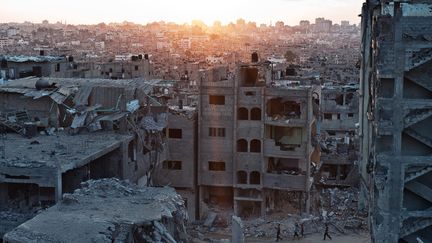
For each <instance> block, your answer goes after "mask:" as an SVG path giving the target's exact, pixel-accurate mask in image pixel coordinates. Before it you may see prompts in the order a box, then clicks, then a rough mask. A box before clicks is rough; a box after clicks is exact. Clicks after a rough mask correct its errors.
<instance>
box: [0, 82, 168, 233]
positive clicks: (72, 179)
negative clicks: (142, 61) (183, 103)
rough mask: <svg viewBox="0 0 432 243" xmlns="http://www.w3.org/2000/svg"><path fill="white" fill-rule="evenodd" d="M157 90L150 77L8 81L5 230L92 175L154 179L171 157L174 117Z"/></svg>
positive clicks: (3, 119)
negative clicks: (170, 119)
mask: <svg viewBox="0 0 432 243" xmlns="http://www.w3.org/2000/svg"><path fill="white" fill-rule="evenodd" d="M155 82H158V81H155ZM151 90H152V82H143V81H142V80H98V79H94V80H91V81H89V80H85V79H60V78H44V79H40V78H25V79H18V80H14V81H13V82H10V83H8V84H6V85H2V86H0V128H1V136H0V156H1V157H0V195H1V197H0V203H1V204H0V209H1V211H2V213H0V217H4V218H3V219H2V220H0V225H1V226H0V229H1V230H2V231H1V232H0V233H1V234H3V233H5V232H7V231H9V230H11V229H12V228H14V227H16V226H17V225H19V224H21V223H22V222H21V220H23V221H25V220H27V219H28V218H29V217H32V216H34V214H35V213H37V212H38V211H39V210H41V209H43V208H45V207H49V206H51V205H53V204H54V203H55V202H58V201H59V200H60V199H61V198H62V195H63V193H70V192H73V190H75V189H76V188H78V187H79V185H80V183H81V182H83V181H86V180H89V179H100V178H111V177H115V178H120V179H125V180H126V179H127V180H129V181H131V182H135V183H136V182H140V183H141V184H143V185H151V184H152V183H153V182H152V174H153V173H154V168H156V167H157V164H158V163H160V162H161V161H164V160H166V158H165V154H166V150H165V147H166V146H165V139H164V135H163V129H164V128H165V127H166V123H167V116H166V107H163V106H160V104H158V103H157V102H156V101H153V100H152V99H151V97H150V95H149V94H150V92H151ZM11 215H12V217H11ZM13 215H23V217H19V219H20V220H15V221H14V220H10V219H11V218H15V219H16V218H18V217H16V216H13Z"/></svg>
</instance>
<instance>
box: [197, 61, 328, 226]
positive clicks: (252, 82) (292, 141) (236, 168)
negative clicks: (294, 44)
mask: <svg viewBox="0 0 432 243" xmlns="http://www.w3.org/2000/svg"><path fill="white" fill-rule="evenodd" d="M253 61H255V62H254V63H251V64H245V65H239V66H238V68H237V70H236V73H235V75H228V73H227V70H226V69H225V68H215V69H211V70H209V71H207V72H206V75H205V78H204V79H203V80H202V81H201V84H200V95H199V114H198V117H199V118H198V119H199V121H198V138H199V147H198V148H199V149H198V162H199V165H198V166H199V169H198V183H199V187H200V193H199V196H200V202H203V203H205V204H207V205H219V206H224V207H232V208H233V209H234V213H235V214H236V215H241V216H243V217H248V216H260V215H265V212H266V210H272V209H274V207H275V205H276V204H277V203H278V201H279V200H280V196H281V195H282V194H284V193H291V195H293V196H292V198H296V199H295V200H296V203H298V204H299V205H301V206H300V210H301V211H306V212H308V211H309V206H310V205H309V203H310V189H311V184H312V181H313V180H312V175H311V171H312V164H318V163H319V161H320V160H319V154H320V151H319V146H318V142H317V140H316V136H315V135H316V134H317V122H318V121H317V119H316V115H317V114H318V112H319V111H318V109H319V108H318V105H317V104H319V99H320V96H321V92H320V87H319V86H314V85H299V84H298V83H297V82H290V81H288V80H283V79H281V80H272V79H271V77H272V76H273V75H272V73H271V72H272V70H271V67H270V65H269V64H268V63H266V62H264V63H258V62H257V60H256V58H253ZM203 208H204V206H203V205H201V206H200V210H201V211H200V213H202V211H203Z"/></svg>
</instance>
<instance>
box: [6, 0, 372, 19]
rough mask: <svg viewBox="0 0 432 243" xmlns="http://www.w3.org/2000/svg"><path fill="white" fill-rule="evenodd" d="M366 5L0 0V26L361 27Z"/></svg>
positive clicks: (272, 0) (339, 0) (308, 0)
mask: <svg viewBox="0 0 432 243" xmlns="http://www.w3.org/2000/svg"><path fill="white" fill-rule="evenodd" d="M363 1H364V0H0V6H1V7H0V22H1V23H5V22H24V21H31V22H35V23H40V22H42V20H45V19H46V20H48V21H50V22H51V23H54V22H57V21H63V23H64V22H65V21H66V22H67V23H68V24H97V23H101V22H105V23H111V22H117V23H119V22H123V21H130V22H134V23H137V24H146V23H149V22H154V21H161V20H163V21H166V22H176V23H179V24H182V23H190V22H191V20H194V19H198V20H202V21H204V22H205V23H206V24H208V25H210V24H213V22H214V21H215V20H220V21H221V22H222V23H223V24H227V23H229V22H235V20H237V19H239V18H243V19H245V20H246V21H254V22H257V23H258V24H261V23H265V24H270V23H273V24H274V23H275V22H276V21H278V20H281V21H283V22H284V23H285V24H288V25H297V24H298V23H299V21H300V20H303V19H306V20H310V21H311V22H313V21H314V19H315V18H316V17H325V18H327V19H331V20H333V21H334V22H335V23H340V21H341V20H349V21H350V22H351V23H355V24H357V23H359V22H360V18H359V17H358V15H359V14H360V12H361V6H362V2H363Z"/></svg>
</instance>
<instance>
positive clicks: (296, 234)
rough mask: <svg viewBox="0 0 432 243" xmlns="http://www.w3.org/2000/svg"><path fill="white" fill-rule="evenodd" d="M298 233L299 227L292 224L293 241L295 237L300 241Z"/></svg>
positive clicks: (296, 224)
mask: <svg viewBox="0 0 432 243" xmlns="http://www.w3.org/2000/svg"><path fill="white" fill-rule="evenodd" d="M299 231H300V226H299V224H298V223H297V222H296V223H295V224H294V237H293V239H295V238H296V237H297V239H300V235H299Z"/></svg>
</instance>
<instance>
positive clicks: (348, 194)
mask: <svg viewBox="0 0 432 243" xmlns="http://www.w3.org/2000/svg"><path fill="white" fill-rule="evenodd" d="M358 195H359V190H358V189H356V188H353V187H351V188H347V189H343V190H342V189H338V188H328V189H323V191H322V193H321V195H320V203H321V205H320V212H321V216H322V219H323V220H324V221H328V222H330V223H331V224H332V225H333V226H334V227H335V228H336V229H337V231H339V232H340V233H345V232H346V231H349V230H351V231H362V230H366V229H367V224H366V219H367V213H366V212H362V211H360V210H359V209H358V207H357V203H358Z"/></svg>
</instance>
